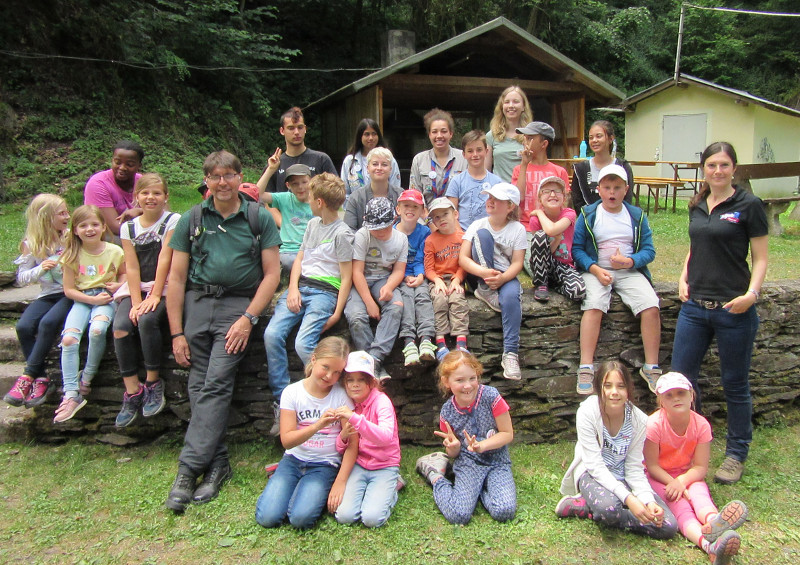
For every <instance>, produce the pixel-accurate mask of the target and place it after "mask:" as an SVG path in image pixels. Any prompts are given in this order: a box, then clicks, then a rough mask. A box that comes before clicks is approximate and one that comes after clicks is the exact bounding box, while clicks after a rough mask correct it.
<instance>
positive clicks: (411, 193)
mask: <svg viewBox="0 0 800 565" xmlns="http://www.w3.org/2000/svg"><path fill="white" fill-rule="evenodd" d="M397 201H398V202H413V203H414V204H419V205H420V206H425V201H424V200H423V199H422V193H421V192H420V191H419V190H414V189H411V188H409V189H408V190H404V191H403V192H402V194H400V197H399V198H398V199H397Z"/></svg>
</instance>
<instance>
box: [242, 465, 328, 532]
mask: <svg viewBox="0 0 800 565" xmlns="http://www.w3.org/2000/svg"><path fill="white" fill-rule="evenodd" d="M338 473H339V469H338V468H337V467H334V466H333V465H330V464H328V463H308V462H306V461H301V460H300V459H298V458H297V457H295V456H293V455H284V456H283V459H281V462H280V463H279V464H278V468H277V470H276V471H275V474H274V475H272V477H270V479H269V481H267V486H266V487H264V492H262V493H261V496H259V497H258V501H257V502H256V522H258V523H259V524H260V525H262V526H264V527H265V528H275V527H278V526H280V525H281V523H283V521H284V519H285V518H287V517H288V518H289V523H290V524H291V525H292V526H294V527H295V528H299V529H306V528H310V527H311V526H313V525H314V523H315V522H316V521H317V520H318V519H319V517H320V516H321V515H322V512H323V511H324V510H325V507H326V506H327V503H328V494H329V493H330V491H331V486H333V481H335V480H336V475H337V474H338Z"/></svg>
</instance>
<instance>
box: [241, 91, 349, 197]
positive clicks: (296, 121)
mask: <svg viewBox="0 0 800 565" xmlns="http://www.w3.org/2000/svg"><path fill="white" fill-rule="evenodd" d="M280 131H281V135H282V136H283V138H284V139H285V140H286V150H285V151H281V149H280V148H278V149H276V150H275V153H273V154H272V155H271V156H270V158H269V160H268V161H267V168H266V169H264V173H263V174H262V175H261V178H260V179H258V183H256V184H258V193H259V195H260V194H263V193H264V191H265V190H266V191H267V192H286V190H287V188H286V169H288V168H289V167H291V166H292V165H295V164H297V163H301V164H303V165H306V166H307V167H308V168H309V169H310V170H311V176H312V177H313V176H316V175H318V174H320V173H331V174H334V175H337V176H338V174H339V171H337V170H336V167H334V166H333V161H331V158H330V157H328V154H327V153H323V152H322V151H314V150H313V149H309V148H308V147H306V142H305V140H306V131H307V128H306V123H305V121H304V118H303V111H302V110H301V109H300V108H298V107H297V106H295V107H293V108H290V109H289V110H287V111H286V112H284V114H283V115H282V116H281V130H280Z"/></svg>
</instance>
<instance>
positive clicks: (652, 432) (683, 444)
mask: <svg viewBox="0 0 800 565" xmlns="http://www.w3.org/2000/svg"><path fill="white" fill-rule="evenodd" d="M647 439H649V440H650V441H652V442H653V443H656V444H658V464H659V465H660V466H661V468H662V469H664V470H665V471H666V472H667V473H669V474H670V475H671V476H673V477H677V476H678V475H682V474H683V473H685V472H686V471H688V470H689V468H690V467H691V466H692V458H693V457H694V452H695V449H696V448H697V446H698V445H699V444H701V443H710V442H711V440H712V439H713V436H712V435H711V425H710V424H709V423H708V420H706V419H705V418H703V417H702V416H701V415H700V414H698V413H697V412H695V411H694V410H692V412H691V414H690V416H689V427H687V428H686V433H685V434H684V435H682V436H679V435H678V434H676V433H675V431H674V430H673V429H672V426H670V424H669V421H668V420H667V415H666V414H665V413H664V410H663V409H661V410H657V411H656V412H654V413H653V414H651V415H650V417H649V418H648V419H647Z"/></svg>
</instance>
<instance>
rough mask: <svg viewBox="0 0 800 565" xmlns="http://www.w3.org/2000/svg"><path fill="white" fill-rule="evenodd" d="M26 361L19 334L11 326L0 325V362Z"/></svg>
mask: <svg viewBox="0 0 800 565" xmlns="http://www.w3.org/2000/svg"><path fill="white" fill-rule="evenodd" d="M8 361H25V356H24V355H23V354H22V349H21V348H20V346H19V340H17V332H16V330H15V329H14V326H12V325H11V324H0V362H8Z"/></svg>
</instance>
